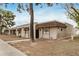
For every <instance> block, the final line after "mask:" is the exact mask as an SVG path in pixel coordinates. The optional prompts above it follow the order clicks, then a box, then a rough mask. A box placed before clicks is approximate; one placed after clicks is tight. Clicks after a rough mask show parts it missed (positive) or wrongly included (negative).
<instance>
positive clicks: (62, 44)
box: [11, 39, 79, 56]
mask: <svg viewBox="0 0 79 59" xmlns="http://www.w3.org/2000/svg"><path fill="white" fill-rule="evenodd" d="M11 45H12V46H14V47H15V48H17V49H19V50H21V51H22V52H24V53H25V54H27V55H29V56H79V40H78V39H77V40H73V41H71V40H37V41H36V42H34V43H32V42H31V41H28V42H18V43H15V44H11Z"/></svg>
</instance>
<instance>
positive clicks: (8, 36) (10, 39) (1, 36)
mask: <svg viewBox="0 0 79 59" xmlns="http://www.w3.org/2000/svg"><path fill="white" fill-rule="evenodd" d="M0 39H2V40H4V41H13V40H21V39H24V38H19V37H16V36H15V35H0Z"/></svg>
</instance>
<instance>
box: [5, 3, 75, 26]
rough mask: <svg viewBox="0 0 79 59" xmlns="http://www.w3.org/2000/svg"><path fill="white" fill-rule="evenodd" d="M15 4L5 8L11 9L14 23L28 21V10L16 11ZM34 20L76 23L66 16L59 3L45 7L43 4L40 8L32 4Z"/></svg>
mask: <svg viewBox="0 0 79 59" xmlns="http://www.w3.org/2000/svg"><path fill="white" fill-rule="evenodd" d="M16 5H17V4H15V5H12V4H10V5H9V6H8V7H7V8H6V9H7V10H10V11H12V12H13V13H14V14H15V15H16V18H15V20H14V21H15V23H16V26H17V25H22V24H25V23H29V22H30V16H29V13H28V12H22V13H19V12H17V11H16ZM34 11H35V12H34V18H35V19H34V21H35V22H39V23H40V22H47V21H53V20H57V21H61V22H67V23H70V24H72V25H74V26H75V25H76V23H75V22H74V21H73V20H70V19H68V18H67V16H66V11H65V9H64V8H63V7H61V6H59V5H53V6H52V7H47V6H46V5H43V7H42V8H40V6H35V5H34Z"/></svg>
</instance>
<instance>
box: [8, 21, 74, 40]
mask: <svg viewBox="0 0 79 59" xmlns="http://www.w3.org/2000/svg"><path fill="white" fill-rule="evenodd" d="M7 32H8V34H10V35H16V36H20V37H24V38H30V35H29V33H30V26H29V24H24V25H21V26H17V27H13V28H11V29H9V30H8V31H7ZM67 37H73V26H72V25H70V24H68V23H62V22H58V21H50V22H44V23H34V38H35V39H42V38H43V39H62V38H67Z"/></svg>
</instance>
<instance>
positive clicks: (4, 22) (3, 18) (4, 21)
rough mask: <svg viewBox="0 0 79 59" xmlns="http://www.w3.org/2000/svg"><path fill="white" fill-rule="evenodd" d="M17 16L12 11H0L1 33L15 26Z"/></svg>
mask: <svg viewBox="0 0 79 59" xmlns="http://www.w3.org/2000/svg"><path fill="white" fill-rule="evenodd" d="M14 18H15V15H14V14H13V13H12V12H11V11H7V10H3V9H0V33H2V31H3V29H4V28H9V27H11V26H13V25H14V24H15V23H14V21H13V20H14Z"/></svg>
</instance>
